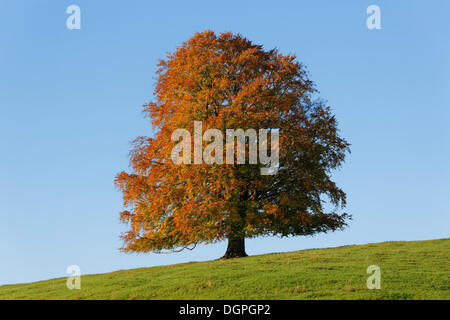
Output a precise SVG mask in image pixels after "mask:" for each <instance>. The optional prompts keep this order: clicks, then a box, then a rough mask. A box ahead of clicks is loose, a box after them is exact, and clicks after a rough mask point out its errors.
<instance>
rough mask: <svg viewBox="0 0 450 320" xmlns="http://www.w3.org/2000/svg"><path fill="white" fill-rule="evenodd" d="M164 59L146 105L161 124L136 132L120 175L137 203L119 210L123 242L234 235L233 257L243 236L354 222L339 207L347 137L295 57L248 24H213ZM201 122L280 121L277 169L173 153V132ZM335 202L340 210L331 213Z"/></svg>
mask: <svg viewBox="0 0 450 320" xmlns="http://www.w3.org/2000/svg"><path fill="white" fill-rule="evenodd" d="M158 67H159V68H158V71H157V75H158V80H157V84H156V88H155V91H154V95H155V101H151V102H149V103H147V104H145V105H144V106H143V112H144V113H145V115H146V116H148V117H149V118H150V119H151V124H152V126H153V128H154V131H155V133H154V135H153V136H152V137H138V138H137V139H136V140H135V141H134V146H133V149H132V150H131V152H130V167H131V168H130V172H129V173H127V172H121V173H119V174H118V175H117V176H116V185H117V186H118V187H119V189H120V190H121V191H122V193H123V199H124V206H125V207H126V209H127V210H125V211H123V212H122V213H121V220H122V221H123V222H124V223H126V224H127V225H128V226H129V230H128V231H127V232H126V233H124V234H123V235H122V239H123V240H124V246H123V248H122V250H124V251H135V252H149V251H153V252H162V251H165V250H179V249H183V248H193V247H194V246H195V245H197V244H200V243H214V242H217V241H222V240H225V239H228V240H229V245H228V250H227V253H226V255H225V257H234V256H243V255H245V249H244V239H245V238H251V237H257V236H281V237H284V236H299V235H312V234H315V233H318V232H327V231H334V230H338V229H342V228H343V227H345V226H346V222H347V220H348V219H349V218H350V216H349V215H348V214H346V213H339V212H338V211H339V210H340V209H342V208H343V207H344V206H345V204H346V195H345V193H344V192H343V190H341V189H340V188H339V187H338V186H337V185H336V183H335V182H333V181H332V178H331V173H332V171H333V170H335V169H337V168H339V167H340V166H341V165H342V164H343V162H344V160H345V156H346V154H347V153H348V152H349V151H350V150H349V143H348V142H347V141H346V140H345V139H343V138H342V137H340V135H339V132H338V125H337V121H336V119H335V116H334V115H333V114H332V111H331V108H330V107H329V106H327V105H326V104H325V103H324V102H323V101H322V100H320V99H317V98H316V94H317V90H316V88H315V85H314V83H313V82H312V81H311V80H309V78H308V74H307V72H306V70H305V67H304V66H303V65H302V64H301V63H299V62H297V61H296V57H295V56H294V55H283V54H281V53H280V52H279V51H278V50H277V49H272V50H264V48H263V46H261V45H257V44H254V43H252V42H251V41H249V40H248V39H246V38H245V37H243V36H242V35H240V34H236V35H235V34H232V33H222V34H220V35H216V34H215V33H214V32H212V31H205V32H201V33H197V34H195V35H194V36H193V37H192V38H190V39H189V40H188V41H186V42H184V43H183V44H182V45H181V46H180V47H178V48H177V49H176V50H175V52H174V53H172V54H168V55H167V57H166V58H165V59H162V60H160V62H159V64H158ZM195 121H201V123H202V129H203V130H204V131H205V130H207V129H218V130H220V131H221V132H223V134H224V136H225V130H226V129H238V128H242V129H244V130H247V129H255V130H256V131H258V130H259V129H261V128H265V129H268V130H269V131H270V130H274V129H278V132H279V167H278V170H277V172H276V174H271V175H270V174H269V175H262V174H261V170H260V169H261V167H262V166H267V165H262V164H261V163H256V164H254V163H251V164H250V163H246V164H236V163H234V164H217V163H213V164H207V163H205V162H202V163H200V164H185V163H181V164H175V163H173V161H172V160H171V155H172V151H173V148H174V147H175V145H176V144H177V142H176V141H172V139H171V137H172V133H173V132H174V130H176V129H179V128H183V129H187V130H188V131H190V132H193V130H194V122H195ZM207 145H208V141H203V144H202V147H203V148H205V147H206V146H207ZM246 145H247V148H248V147H249V143H248V141H247V143H246ZM247 148H246V154H247V156H248V152H247ZM191 150H192V156H193V153H194V148H192V149H191ZM223 152H224V153H225V152H226V150H225V148H224V150H223ZM326 203H331V204H333V205H334V206H333V207H334V209H331V211H329V212H327V211H326V210H325V209H324V208H325V207H328V206H326V205H325V204H326Z"/></svg>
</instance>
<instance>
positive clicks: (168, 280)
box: [0, 239, 450, 299]
mask: <svg viewBox="0 0 450 320" xmlns="http://www.w3.org/2000/svg"><path fill="white" fill-rule="evenodd" d="M449 255H450V239H439V240H429V241H412V242H384V243H374V244H367V245H358V246H345V247H338V248H329V249H313V250H303V251H297V252H288V253H274V254H266V255H260V256H253V257H247V258H238V259H230V260H216V261H207V262H193V263H184V264H177V265H171V266H162V267H152V268H141V269H133V270H123V271H117V272H112V273H106V274H96V275H86V276H82V278H81V289H80V290H68V289H67V287H66V278H60V279H53V280H47V281H40V282H35V283H28V284H17V285H5V286H0V299H449V298H450V292H449V289H450V287H449V276H450V271H449V270H450V269H449ZM369 265H378V266H379V267H380V269H381V289H380V290H369V289H367V287H366V279H367V277H368V276H369V275H367V274H366V269H367V267H368V266H369Z"/></svg>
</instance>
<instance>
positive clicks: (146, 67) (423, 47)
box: [0, 0, 450, 284]
mask: <svg viewBox="0 0 450 320" xmlns="http://www.w3.org/2000/svg"><path fill="white" fill-rule="evenodd" d="M275 3H276V5H274V4H275ZM71 4H76V5H79V6H80V8H81V30H68V29H67V28H66V19H67V17H68V16H69V15H68V14H67V13H66V8H67V7H68V6H69V5H71ZM371 4H376V5H379V6H380V8H381V26H382V29H381V30H368V29H367V27H366V19H367V17H368V15H367V14H366V8H367V7H368V6H369V5H371ZM449 15H450V2H448V1H445V0H436V1H380V0H371V1H364V0H354V1H339V2H338V1H331V0H329V1H323V0H322V1H277V2H273V1H242V0H241V1H223V2H212V1H189V2H188V1H178V2H176V1H174V2H163V1H158V2H156V1H128V2H120V3H118V2H111V1H87V0H72V1H50V0H47V1H44V0H40V1H37V0H35V1H24V0H22V1H2V2H1V3H0V108H1V117H0V134H1V135H0V137H1V138H0V148H1V149H0V150H1V157H0V202H1V205H0V284H6V283H19V282H29V281H37V280H42V279H47V278H52V277H63V276H66V268H67V266H69V265H73V264H76V265H79V266H80V268H81V272H82V273H83V274H86V273H100V272H109V271H114V270H119V269H128V268H135V267H144V266H154V265H163V264H172V263H180V262H188V261H200V260H210V259H216V258H218V257H220V256H221V255H222V254H223V253H224V252H225V246H226V244H225V243H219V244H216V245H210V246H201V247H199V248H197V249H196V250H194V251H188V252H182V253H177V254H170V255H156V254H139V255H138V254H122V253H120V252H119V251H118V248H119V247H120V246H121V242H120V240H119V234H120V233H121V232H122V231H124V230H125V228H126V226H124V225H122V224H120V223H119V212H120V211H121V210H122V202H121V194H120V193H119V192H118V191H117V190H116V189H115V187H114V184H113V180H114V176H115V174H116V173H117V172H119V171H121V170H123V169H126V168H127V166H128V151H129V149H130V141H131V140H133V139H134V138H135V137H136V136H139V135H150V134H151V132H152V128H151V126H150V123H149V120H148V119H145V118H143V116H142V113H141V105H142V104H143V103H145V102H147V101H149V100H151V99H152V93H153V88H154V83H155V76H154V74H155V70H156V63H157V61H158V59H159V58H161V57H164V55H165V54H166V53H167V52H169V51H172V50H174V48H175V47H176V46H177V45H179V44H181V42H182V41H184V40H186V39H188V38H189V37H191V36H192V35H193V34H194V33H195V32H197V31H203V30H205V29H210V30H213V31H215V32H224V31H231V32H234V33H238V32H240V33H242V34H243V35H244V36H246V37H248V38H249V39H251V40H252V41H254V42H255V43H259V44H263V45H264V46H265V48H267V49H270V48H273V47H277V48H279V49H280V51H281V52H283V53H295V54H296V55H297V57H298V60H300V61H302V62H303V63H304V64H305V65H306V66H307V67H308V70H309V72H310V76H311V79H312V80H313V81H315V82H316V84H317V87H318V89H319V90H320V92H321V93H320V96H321V97H322V98H324V99H326V100H328V102H329V104H330V105H331V106H333V109H334V112H335V114H336V116H337V118H338V120H339V123H340V128H341V133H342V135H343V136H344V137H345V138H347V139H348V140H349V142H350V143H351V144H352V153H351V155H350V156H349V157H348V159H347V161H346V163H345V165H344V166H343V168H342V169H341V170H340V171H339V172H336V174H335V175H334V176H335V179H336V180H337V182H338V183H339V184H340V186H341V187H342V188H343V189H344V191H346V192H347V196H348V206H347V209H346V211H347V212H349V213H351V214H353V218H354V219H353V221H351V223H350V227H349V228H348V229H347V230H345V231H342V232H336V233H332V234H321V235H317V236H315V237H296V238H288V239H279V238H259V239H253V240H248V241H247V253H249V254H262V253H269V252H276V251H293V250H300V249H305V248H318V247H332V246H340V245H347V244H362V243H368V242H380V241H388V240H425V239H435V238H443V237H448V236H449V227H450V197H449V194H450V182H449V181H450V169H449V163H450V126H449V121H450V111H449V110H450V90H449V88H450V58H449V57H450V41H449V40H448V39H449V38H448V36H449V31H450V19H449ZM374 263H375V262H374Z"/></svg>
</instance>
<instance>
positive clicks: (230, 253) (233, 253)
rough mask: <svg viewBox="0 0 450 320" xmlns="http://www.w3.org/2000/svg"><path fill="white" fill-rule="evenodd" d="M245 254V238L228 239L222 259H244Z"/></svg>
mask: <svg viewBox="0 0 450 320" xmlns="http://www.w3.org/2000/svg"><path fill="white" fill-rule="evenodd" d="M246 256H247V254H246V253H245V238H244V237H241V238H229V239H228V247H227V252H226V253H225V255H224V256H223V257H222V259H230V258H239V257H246Z"/></svg>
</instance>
